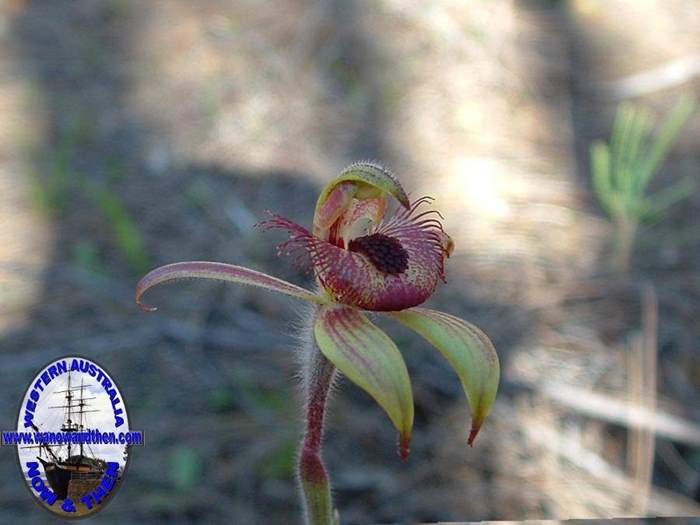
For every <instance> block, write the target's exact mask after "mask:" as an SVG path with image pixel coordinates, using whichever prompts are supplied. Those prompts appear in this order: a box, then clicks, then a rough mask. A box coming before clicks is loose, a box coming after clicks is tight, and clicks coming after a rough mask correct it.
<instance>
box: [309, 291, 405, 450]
mask: <svg viewBox="0 0 700 525" xmlns="http://www.w3.org/2000/svg"><path fill="white" fill-rule="evenodd" d="M314 333H315V335H316V342H317V343H318V346H319V348H320V349H321V352H323V355H325V356H326V357H327V358H328V360H329V361H331V362H332V363H333V364H334V365H335V366H336V368H338V370H340V371H341V372H342V373H343V374H345V375H346V376H347V377H348V379H350V380H351V381H352V382H353V383H355V384H356V385H358V386H359V387H360V388H362V389H363V390H365V391H366V392H367V393H368V394H369V395H371V396H372V397H373V398H374V399H375V401H377V403H379V405H380V406H381V407H382V408H383V409H384V410H385V411H386V413H387V415H388V416H389V419H391V421H392V423H394V426H395V427H396V428H397V429H398V431H399V434H400V449H399V453H400V455H401V457H402V458H404V459H405V458H406V457H407V456H408V452H409V448H408V447H409V442H410V438H411V429H412V427H413V394H412V392H411V383H410V380H409V377H408V371H407V370H406V364H405V363H404V361H403V357H401V353H400V352H399V349H398V348H396V345H395V344H394V342H393V341H392V340H391V339H389V336H387V335H386V334H385V333H384V332H383V331H382V330H380V329H379V328H377V327H376V326H375V325H374V324H372V323H371V322H370V321H369V319H367V317H365V315H364V314H362V313H361V312H360V311H359V310H357V309H355V308H351V307H347V306H339V305H337V306H336V305H332V306H331V305H328V306H322V307H321V309H320V311H319V314H318V319H317V320H316V326H315V328H314Z"/></svg>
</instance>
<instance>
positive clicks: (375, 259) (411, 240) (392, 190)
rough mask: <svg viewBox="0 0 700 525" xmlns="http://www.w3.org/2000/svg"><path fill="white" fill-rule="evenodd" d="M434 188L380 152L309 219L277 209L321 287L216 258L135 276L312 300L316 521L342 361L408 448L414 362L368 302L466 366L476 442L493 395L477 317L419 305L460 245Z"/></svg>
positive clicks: (491, 365)
mask: <svg viewBox="0 0 700 525" xmlns="http://www.w3.org/2000/svg"><path fill="white" fill-rule="evenodd" d="M431 201H432V199H430V198H427V197H423V198H421V199H417V200H415V201H414V202H411V201H410V200H409V198H408V196H407V195H406V193H405V191H404V189H403V188H402V187H401V185H400V184H399V182H398V181H397V180H396V178H395V177H394V176H393V175H392V174H391V173H390V172H389V171H388V170H386V169H385V168H383V167H381V166H378V165H376V164H372V163H366V162H362V163H356V164H353V165H351V166H349V167H348V168H347V169H345V170H344V171H343V172H342V173H341V174H340V175H339V176H338V177H337V178H336V179H334V180H333V181H331V182H330V183H329V184H328V185H327V186H326V187H325V188H324V189H323V191H322V192H321V194H320V196H319V198H318V201H317V203H316V210H315V214H314V221H313V227H312V229H311V230H308V229H306V228H304V227H303V226H301V225H299V224H296V223H295V222H292V221H291V220H289V219H286V218H284V217H281V216H279V215H274V214H273V215H272V216H271V218H270V219H268V220H266V221H264V222H262V223H261V226H263V227H265V228H277V229H283V230H286V231H287V232H288V233H289V239H288V240H287V241H285V242H284V243H282V244H281V245H280V246H279V247H278V252H279V253H280V254H294V255H296V257H297V260H298V261H300V262H301V263H302V264H304V265H306V266H307V267H309V268H310V269H311V270H312V271H313V274H314V276H315V278H316V281H317V284H318V290H319V291H318V292H312V291H309V290H306V289H304V288H300V287H299V286H296V285H294V284H291V283H288V282H286V281H283V280H280V279H277V278H276V277H272V276H270V275H267V274H264V273H260V272H257V271H254V270H251V269H248V268H243V267H240V266H233V265H230V264H224V263H217V262H203V261H192V262H179V263H174V264H169V265H166V266H162V267H160V268H157V269H155V270H153V271H151V272H150V273H148V274H147V275H146V276H144V277H143V278H142V279H141V280H140V281H139V283H138V285H137V287H136V302H137V303H138V304H139V305H140V306H141V307H142V308H143V309H146V310H154V309H155V308H153V307H149V306H146V305H144V304H143V303H142V302H141V298H142V296H143V294H144V293H145V292H146V291H147V290H149V289H150V288H152V287H154V286H156V285H159V284H162V283H166V282H170V281H173V280H177V279H181V278H203V279H216V280H221V281H228V282H233V283H238V284H246V285H252V286H258V287H261V288H266V289H268V290H272V291H276V292H280V293H282V294H286V295H290V296H293V297H296V298H299V299H304V300H306V301H309V302H311V303H313V305H314V306H313V309H312V310H313V314H312V315H311V316H310V319H309V328H310V333H311V335H310V337H309V341H308V343H309V349H310V351H309V352H307V354H306V355H307V357H306V362H305V364H304V367H305V370H303V373H302V377H303V378H304V386H305V390H306V392H305V396H306V432H305V436H304V440H303V442H302V446H301V453H300V457H299V476H300V480H301V485H302V490H303V494H304V496H305V507H306V516H307V520H308V522H309V523H312V524H317V523H323V524H325V523H335V522H336V521H335V520H337V517H334V516H333V510H332V504H331V499H330V485H329V482H328V476H327V474H326V471H325V468H324V466H323V463H322V461H321V455H320V449H321V438H322V433H323V419H324V415H325V406H326V400H327V396H328V392H329V390H330V387H331V384H332V382H333V380H334V377H335V376H336V375H337V374H336V372H337V371H339V372H341V373H342V374H344V375H345V376H346V377H347V378H348V379H349V380H350V381H352V382H353V383H355V384H356V385H357V386H359V387H360V388H362V389H364V390H365V391H366V392H367V393H368V394H369V395H370V396H372V397H373V398H374V399H375V400H376V401H377V403H378V404H379V405H380V406H381V407H382V408H383V409H384V411H385V412H386V413H387V415H388V416H389V419H390V420H391V421H392V423H393V424H394V426H395V427H396V428H397V430H398V432H399V454H400V456H401V458H402V459H406V458H407V456H408V454H409V443H410V436H411V429H412V425H413V395H412V392H411V384H410V381H409V376H408V371H407V369H406V365H405V363H404V360H403V358H402V357H401V353H400V352H399V350H398V348H397V347H396V345H395V344H394V342H393V341H392V340H391V339H390V338H389V337H388V336H387V335H386V334H385V333H384V332H383V331H382V330H381V329H379V328H378V327H377V326H376V325H375V324H373V323H372V322H371V321H370V320H369V319H368V317H367V315H366V314H365V313H364V311H370V312H381V313H383V314H384V315H386V316H388V317H390V318H393V319H395V320H397V321H398V322H400V323H402V324H404V325H405V326H407V327H409V328H411V329H413V330H414V331H416V332H418V333H419V334H420V335H421V336H423V337H424V338H425V339H426V340H428V342H430V343H431V344H432V345H433V346H434V347H435V348H436V349H437V350H438V351H439V352H440V353H442V354H443V356H444V357H445V358H446V359H447V360H448V362H449V363H450V364H451V365H452V367H453V368H454V370H455V372H456V373H457V375H458V377H459V379H460V381H461V383H462V386H463V388H464V391H465V393H466V395H467V399H468V401H469V404H470V408H471V419H472V423H471V431H470V432H469V436H468V439H467V442H468V443H469V444H470V445H471V444H472V443H473V442H474V439H475V437H476V435H477V433H478V432H479V429H480V428H481V425H482V423H483V422H484V420H485V418H486V416H487V415H488V413H489V411H490V409H491V406H492V405H493V402H494V400H495V397H496V391H497V388H498V379H499V363H498V357H497V355H496V351H495V349H494V347H493V345H492V344H491V342H490V341H489V339H488V337H487V336H486V335H485V334H484V333H483V332H482V331H481V330H480V329H479V328H477V327H476V326H474V325H472V324H470V323H468V322H466V321H463V320H462V319H460V318H458V317H455V316H452V315H449V314H446V313H443V312H438V311H435V310H430V309H427V308H419V307H418V305H420V304H422V303H423V302H425V301H426V300H427V299H428V298H429V297H430V296H431V295H432V293H433V292H434V290H435V287H436V285H437V283H438V280H443V281H444V280H445V272H444V263H445V260H446V259H447V258H448V257H449V256H450V254H451V253H452V251H453V249H454V244H453V242H452V240H451V239H450V237H449V236H448V235H447V234H446V233H445V232H444V230H443V227H442V223H441V222H440V219H441V218H442V216H441V215H440V214H439V213H438V212H437V211H434V210H430V209H428V210H425V207H426V206H428V205H429V204H430V203H431Z"/></svg>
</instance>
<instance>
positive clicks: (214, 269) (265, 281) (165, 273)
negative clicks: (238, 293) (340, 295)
mask: <svg viewBox="0 0 700 525" xmlns="http://www.w3.org/2000/svg"><path fill="white" fill-rule="evenodd" d="M181 279H209V280H214V281H224V282H229V283H235V284H244V285H250V286H257V287H258V288H264V289H266V290H271V291H273V292H279V293H282V294H285V295H291V296H293V297H297V298H299V299H304V300H306V301H312V302H315V303H321V304H324V303H326V302H328V301H327V299H325V298H323V297H321V296H320V295H317V294H315V293H313V292H310V291H309V290H305V289H304V288H301V287H300V286H297V285H295V284H292V283H289V282H287V281H283V280H282V279H278V278H277V277H273V276H271V275H267V274H265V273H262V272H257V271H255V270H251V269H249V268H244V267H242V266H235V265H233V264H225V263H218V262H209V261H188V262H179V263H174V264H167V265H165V266H161V267H160V268H156V269H155V270H152V271H150V272H149V273H147V274H146V275H145V276H144V277H143V278H142V279H141V280H140V281H139V282H138V284H137V285H136V303H137V304H138V305H139V306H140V307H141V308H142V309H143V310H146V311H154V310H156V308H155V307H154V306H148V305H145V304H144V303H143V302H142V301H141V299H142V297H143V295H144V294H145V293H146V292H147V291H148V290H150V289H151V288H153V287H154V286H157V285H160V284H165V283H169V282H172V281H178V280H181Z"/></svg>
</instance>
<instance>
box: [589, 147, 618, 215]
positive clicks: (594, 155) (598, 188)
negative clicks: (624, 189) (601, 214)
mask: <svg viewBox="0 0 700 525" xmlns="http://www.w3.org/2000/svg"><path fill="white" fill-rule="evenodd" d="M591 172H592V174H593V190H594V191H595V193H596V195H597V196H598V200H599V201H600V204H601V205H602V206H603V208H604V209H605V211H606V212H608V214H609V215H614V214H615V192H614V191H613V187H612V182H611V177H610V148H608V145H607V144H605V142H602V141H600V140H598V141H596V142H594V143H593V145H592V146H591Z"/></svg>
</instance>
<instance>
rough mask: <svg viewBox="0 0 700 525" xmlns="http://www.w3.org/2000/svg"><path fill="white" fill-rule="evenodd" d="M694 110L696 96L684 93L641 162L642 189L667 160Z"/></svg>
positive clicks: (639, 176) (639, 180)
mask: <svg viewBox="0 0 700 525" xmlns="http://www.w3.org/2000/svg"><path fill="white" fill-rule="evenodd" d="M694 110H695V98H694V97H693V96H691V95H684V96H682V97H681V98H680V100H679V101H678V103H677V104H676V106H675V107H674V108H673V111H672V112H671V114H670V115H669V117H668V119H667V120H666V121H665V122H664V123H663V125H662V126H661V129H660V130H659V133H658V134H657V136H656V138H655V139H654V141H653V143H652V144H651V148H650V150H649V153H648V155H647V156H646V158H645V159H644V161H643V162H641V163H640V164H641V165H640V167H639V172H638V184H639V187H640V189H641V191H643V190H644V189H646V187H647V185H648V184H649V181H650V180H651V179H652V177H653V176H654V174H655V173H656V171H657V170H658V169H659V167H660V166H661V164H663V162H664V160H666V157H667V155H668V153H669V151H670V149H671V146H673V142H674V141H675V139H676V137H677V136H678V133H679V132H680V130H681V128H682V127H683V125H684V124H685V123H686V121H687V120H688V118H689V117H690V115H691V114H692V113H693V111H694Z"/></svg>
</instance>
